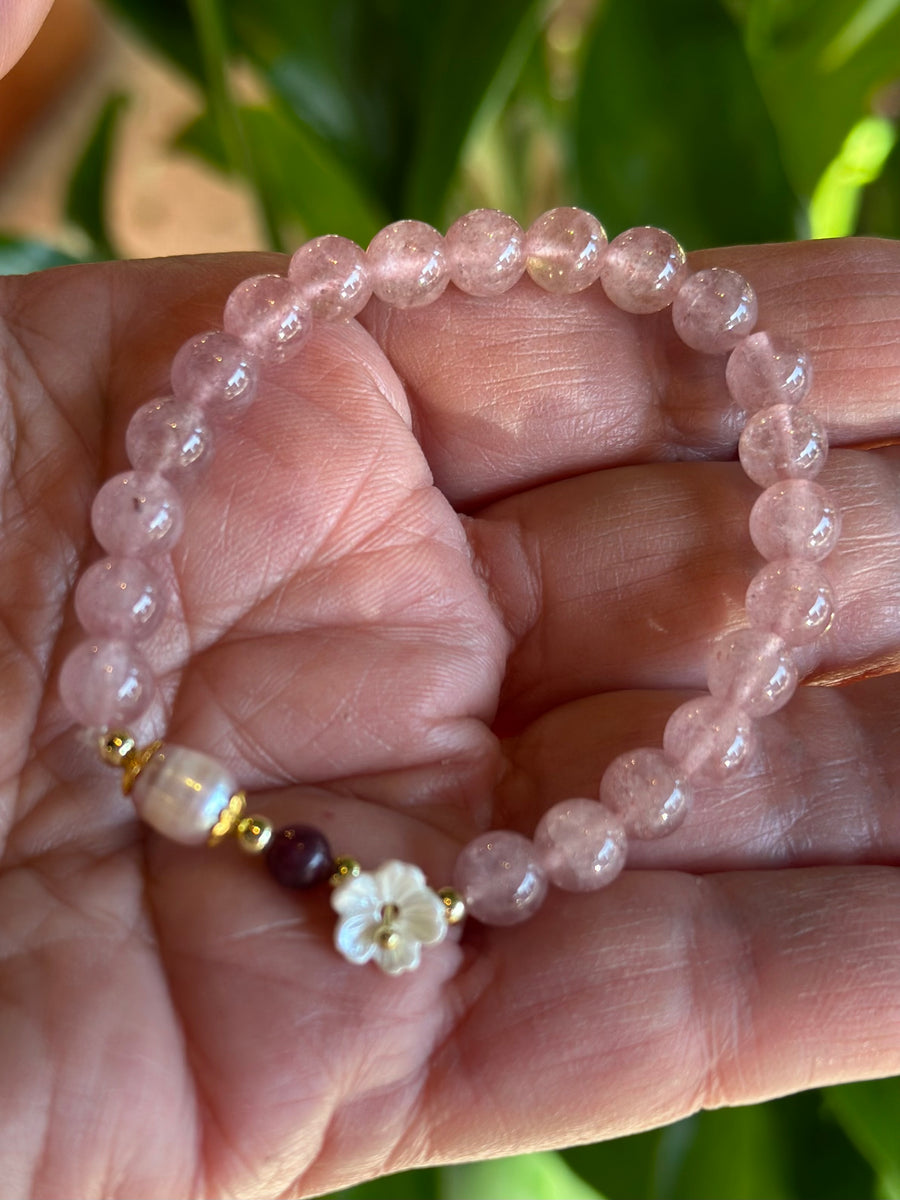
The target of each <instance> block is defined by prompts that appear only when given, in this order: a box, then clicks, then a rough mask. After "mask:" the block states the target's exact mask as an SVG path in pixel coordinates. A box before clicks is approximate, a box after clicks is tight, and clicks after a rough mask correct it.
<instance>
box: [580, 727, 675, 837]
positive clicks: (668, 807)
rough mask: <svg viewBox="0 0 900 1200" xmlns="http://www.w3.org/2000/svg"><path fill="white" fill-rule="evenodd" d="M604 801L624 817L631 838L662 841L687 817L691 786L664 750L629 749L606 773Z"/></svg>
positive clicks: (602, 788)
mask: <svg viewBox="0 0 900 1200" xmlns="http://www.w3.org/2000/svg"><path fill="white" fill-rule="evenodd" d="M600 800H601V802H602V803H603V804H605V805H606V807H607V808H609V809H612V811H613V812H616V813H618V814H619V815H620V816H621V818H622V821H623V822H624V826H625V832H626V833H627V834H628V836H629V837H634V838H642V839H649V838H660V837H665V836H666V834H668V833H674V831H675V830H676V829H677V828H678V826H679V825H680V824H681V823H682V821H683V820H684V818H685V817H686V816H687V813H688V809H689V808H690V804H691V785H690V784H689V783H688V781H687V779H686V778H685V775H684V772H683V771H682V770H681V769H680V768H679V767H677V766H676V765H675V764H674V763H673V762H672V761H671V760H670V759H668V758H667V757H666V756H665V754H663V752H662V750H657V749H655V748H654V749H650V748H642V749H640V750H629V751H628V752H627V753H626V754H620V755H619V756H618V758H614V759H613V761H612V762H611V763H610V764H609V766H608V767H607V768H606V770H605V771H604V773H603V779H602V780H601V781H600Z"/></svg>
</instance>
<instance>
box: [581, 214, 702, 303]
mask: <svg viewBox="0 0 900 1200" xmlns="http://www.w3.org/2000/svg"><path fill="white" fill-rule="evenodd" d="M687 275H688V267H687V259H686V257H685V253H684V251H683V250H682V248H681V246H679V244H678V243H677V242H676V241H675V239H674V238H673V237H672V235H671V234H670V233H666V232H665V230H663V229H655V228H654V227H653V226H652V225H642V226H639V227H638V228H636V229H626V230H625V232H624V233H620V234H619V235H618V237H614V238H613V240H612V241H611V242H610V243H609V246H608V247H607V250H606V253H605V254H604V255H603V258H602V260H601V262H600V282H601V283H602V284H603V290H604V291H605V292H606V294H607V296H609V298H610V300H612V302H613V304H615V305H617V306H618V307H619V308H621V309H622V311H623V312H630V313H652V312H659V311H660V310H661V309H663V308H666V307H667V306H668V305H669V304H671V303H672V301H673V300H674V299H675V296H676V294H677V292H678V289H679V288H680V287H681V285H682V283H684V281H685V279H686V278H687Z"/></svg>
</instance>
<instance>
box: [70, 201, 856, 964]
mask: <svg viewBox="0 0 900 1200" xmlns="http://www.w3.org/2000/svg"><path fill="white" fill-rule="evenodd" d="M525 273H527V274H528V276H530V278H531V279H532V280H533V281H534V282H535V283H536V284H537V285H538V286H539V287H541V288H543V289H545V290H546V291H548V292H552V293H559V294H561V295H565V294H569V293H574V292H579V291H582V290H583V289H585V288H588V287H591V286H592V285H594V284H595V283H596V282H597V281H598V280H599V284H600V286H602V288H603V289H604V291H605V293H606V295H607V296H608V297H609V299H610V300H611V301H612V302H613V303H614V304H616V305H617V306H618V307H619V308H620V309H622V310H624V311H625V312H628V313H634V314H649V313H657V312H660V311H662V310H663V309H665V308H666V307H669V306H671V308H672V321H673V324H674V327H675V330H676V332H677V333H678V335H679V337H680V338H681V340H682V341H683V342H684V343H685V344H686V345H687V346H688V347H690V348H692V349H693V350H696V351H699V352H701V353H703V354H708V355H716V356H722V357H723V358H724V357H725V356H726V355H727V361H726V362H725V386H726V388H727V391H728V393H729V395H730V397H731V399H732V400H733V401H734V402H735V404H736V405H737V407H738V408H739V409H740V410H741V411H742V412H743V413H744V414H745V417H746V420H745V423H744V426H743V429H742V432H741V435H740V442H739V456H740V461H741V464H742V466H743V468H744V470H745V472H746V474H747V475H748V476H749V477H750V479H751V480H753V482H755V483H756V484H758V485H759V487H760V488H762V489H763V490H762V492H761V494H760V496H759V497H758V499H757V500H756V502H755V504H754V505H753V508H752V511H751V514H750V535H751V538H752V541H753V543H754V545H755V547H756V549H757V550H758V551H759V553H760V555H761V556H762V557H763V559H765V560H766V563H765V565H764V566H762V568H761V569H760V570H759V571H758V572H757V574H756V575H755V577H754V578H753V580H752V581H751V583H750V585H749V588H748V589H747V594H746V626H745V627H744V628H742V629H738V630H736V631H731V632H727V633H724V634H722V635H720V636H719V637H718V638H716V639H715V641H714V642H713V644H712V647H711V651H710V655H709V661H708V668H707V686H708V694H705V695H703V696H702V697H700V698H699V699H694V700H689V701H687V702H686V703H684V704H682V705H681V706H680V707H678V708H677V709H676V710H675V711H674V712H673V713H672V715H671V717H670V718H669V721H668V723H667V725H666V727H665V732H664V735H663V744H662V748H661V749H660V748H651V747H644V748H640V749H636V750H632V751H629V752H627V753H625V754H621V755H619V757H617V758H616V759H614V760H613V762H612V763H610V764H609V766H608V767H607V768H606V770H605V772H604V774H603V776H602V780H601V782H600V787H599V796H598V798H588V797H577V798H573V799H570V800H566V801H563V802H561V803H558V804H555V805H554V806H553V807H552V808H550V809H549V811H548V812H546V813H545V814H544V816H543V817H542V818H541V819H540V821H539V823H538V825H537V828H536V830H535V832H534V835H533V837H532V838H527V837H524V836H523V835H522V834H519V833H515V832H512V831H503V830H491V831H488V832H486V833H483V834H481V835H479V836H477V837H476V838H475V839H474V840H473V841H471V842H470V843H469V844H468V845H467V846H465V847H464V849H463V850H462V852H461V853H460V855H459V858H458V859H457V863H456V868H455V871H454V876H453V881H452V886H447V887H442V888H439V889H436V890H435V889H432V888H431V887H429V886H428V884H427V882H426V879H425V876H424V874H423V872H422V871H421V870H420V869H419V868H418V867H417V866H415V865H412V864H410V863H405V862H400V861H396V860H391V861H388V862H385V863H383V864H382V865H380V866H378V867H377V868H375V869H373V870H363V869H362V867H361V865H360V863H359V862H358V861H357V860H356V859H354V858H350V857H343V856H339V857H335V855H334V854H333V853H332V850H331V848H330V846H329V845H328V842H327V840H326V838H325V836H324V834H323V833H322V832H321V831H319V830H317V829H315V828H312V827H310V826H307V825H301V824H292V825H289V826H286V827H285V828H280V829H275V828H274V827H273V823H272V821H270V820H269V819H268V818H267V817H265V816H263V815H259V814H253V813H248V812H247V802H246V796H245V794H244V793H243V792H242V791H241V790H240V787H239V785H238V782H237V780H236V779H235V778H234V777H233V776H232V774H231V773H230V772H229V771H228V770H227V769H226V768H225V767H224V766H223V765H222V764H221V763H219V762H217V761H216V760H215V759H213V758H212V757H210V756H209V755H206V754H203V753H200V752H199V751H197V750H193V749H189V748H186V747H181V746H175V745H170V744H168V743H165V742H161V741H154V742H152V743H150V744H149V745H144V746H140V745H139V744H138V742H137V741H136V739H135V736H134V735H133V734H132V733H131V732H128V727H129V726H130V725H132V724H133V723H134V722H135V721H137V720H138V718H140V717H141V715H142V714H144V713H145V712H146V710H147V708H148V706H149V705H150V703H151V701H152V699H153V697H154V693H155V681H154V677H153V672H152V669H151V667H150V665H149V664H148V662H147V660H146V658H145V657H144V655H143V654H142V652H141V650H140V648H139V643H140V642H141V641H142V640H143V639H146V638H147V637H149V635H150V634H151V633H153V631H154V630H155V629H157V628H158V626H159V624H160V621H161V620H162V617H163V615H164V612H165V611H166V607H167V603H168V602H169V600H170V599H171V597H170V596H169V594H168V589H167V585H166V583H165V581H164V575H163V573H162V572H161V571H160V570H159V569H158V567H157V565H156V564H159V563H161V562H164V561H165V557H166V556H167V555H168V554H169V553H170V552H171V550H172V549H173V547H174V546H175V545H176V543H177V542H178V539H179V537H180V535H181V532H182V529H183V526H184V503H183V500H182V492H183V490H184V487H185V485H186V483H187V481H188V480H189V479H191V478H192V477H193V476H195V475H196V474H197V471H198V467H199V466H201V465H202V464H203V463H204V462H206V461H208V460H209V459H210V458H211V455H212V432H211V427H213V426H214V424H215V422H217V421H218V422H221V421H223V420H226V419H234V418H237V417H239V416H240V415H241V414H242V413H243V412H244V411H246V410H247V408H248V407H249V406H250V405H251V404H252V402H253V400H254V398H255V395H256V393H257V390H258V387H259V382H260V376H261V372H262V371H263V370H264V369H265V368H266V367H267V366H268V365H270V364H274V363H280V362H282V361H284V360H286V359H287V358H289V357H291V356H293V355H294V354H296V353H298V352H299V351H300V350H301V349H302V346H303V343H304V341H305V340H306V338H307V337H308V335H309V333H310V331H311V329H312V328H313V326H314V324H315V323H316V322H342V321H349V320H351V319H352V318H353V317H355V316H356V315H357V314H358V313H359V312H361V310H362V309H363V307H364V306H365V305H366V304H367V302H368V300H369V298H370V297H371V296H372V295H375V296H377V297H378V299H380V300H381V301H383V302H385V303H387V304H390V305H393V306H396V307H398V308H405V307H418V306H421V305H425V304H429V303H431V302H433V301H434V300H436V299H437V298H438V297H439V296H440V295H441V294H442V292H443V291H444V289H445V288H446V287H447V285H448V284H449V283H450V282H452V283H453V284H454V285H455V286H456V287H457V288H459V289H460V290H462V291H463V292H466V293H468V294H470V295H472V296H477V297H485V298H489V297H492V296H496V295H499V294H501V293H503V292H505V291H507V290H508V289H510V288H512V287H514V286H515V285H516V284H517V282H518V281H519V279H520V278H521V277H522V276H523V275H524V274H525ZM756 319H757V301H756V296H755V293H754V291H753V288H752V287H751V285H750V284H749V283H748V282H747V280H745V279H744V278H743V277H742V276H740V275H739V274H737V273H735V272H733V271H729V270H725V269H722V268H717V267H716V268H712V269H708V270H700V271H697V272H693V273H692V272H691V271H690V270H689V268H688V266H687V263H686V258H685V254H684V251H683V250H682V248H681V247H680V246H679V245H678V243H677V242H676V241H675V240H674V238H672V237H671V236H670V235H669V234H668V233H665V232H664V231H662V230H660V229H654V228H651V227H642V228H636V229H629V230H627V231H626V232H624V233H621V234H619V236H618V237H616V238H614V239H613V240H612V241H611V242H609V243H608V242H607V237H606V234H605V232H604V230H603V227H602V225H601V224H600V222H599V221H598V220H597V219H596V218H595V217H593V216H592V215H591V214H590V213H587V212H584V211H583V210H581V209H577V208H556V209H552V210H551V211H550V212H547V213H545V214H544V215H543V216H541V217H539V218H538V219H537V220H536V221H535V222H534V223H533V224H532V225H531V226H530V228H529V229H528V230H527V232H525V231H524V230H523V229H522V227H521V226H520V225H519V224H518V223H517V222H516V221H515V220H514V219H513V218H512V217H510V216H507V215H506V214H504V213H500V212H496V211H493V210H489V209H479V210H477V211H475V212H471V213H468V214H466V215H465V216H462V217H460V218H459V219H458V220H457V221H456V222H455V223H454V224H453V225H452V226H451V228H450V229H449V231H448V232H447V234H446V236H444V237H442V236H441V235H440V234H439V233H438V232H437V230H435V229H433V228H432V227H431V226H429V225H426V224H424V223H422V222H420V221H398V222H396V223H394V224H392V225H389V226H387V227H386V228H385V229H382V230H381V232H380V233H378V234H377V235H376V236H375V237H374V238H373V240H372V242H371V243H370V245H369V246H368V248H367V249H366V250H365V251H363V250H362V249H361V248H360V247H359V246H357V245H356V244H355V243H353V242H351V241H349V240H348V239H346V238H342V237H337V236H327V237H319V238H315V239H314V240H313V241H310V242H308V243H306V244H305V245H303V246H301V247H300V249H299V250H297V251H296V253H295V254H294V255H293V257H292V259H291V261H290V266H289V268H288V272H287V275H286V276H280V275H274V274H268V275H257V276H255V277H253V278H251V279H248V280H246V281H245V282H243V283H241V284H239V285H238V286H237V287H236V288H235V289H234V290H233V291H232V293H231V295H230V296H229V298H228V300H227V303H226V305H225V313H224V320H223V328H222V329H221V330H215V331H211V332H207V333H203V334H200V335H199V336H197V337H193V338H191V339H190V340H189V341H187V342H186V343H185V344H184V345H183V346H182V347H181V349H180V350H179V351H178V353H177V355H176V356H175V359H174V362H173V365H172V373H171V391H172V394H171V395H170V396H167V397H166V398H164V399H161V400H154V401H152V402H151V403H149V404H145V405H144V406H143V407H141V408H139V409H138V411H137V412H136V413H135V414H134V416H133V417H132V419H131V422H130V424H129V426H128V431H127V436H126V449H127V453H128V458H129V461H130V463H131V466H132V469H131V470H128V471H125V472H123V473H121V474H118V475H116V476H115V477H113V478H112V479H110V480H108V481H107V482H106V483H105V484H104V485H103V487H102V488H101V489H100V491H99V493H98V495H97V497H96V499H95V500H94V503H93V506H92V509H91V522H92V527H93V532H94V535H95V537H96V540H97V542H99V544H100V546H101V547H102V549H103V551H104V552H105V554H106V557H104V558H102V559H101V560H100V561H98V562H95V563H94V564H93V565H92V566H90V567H89V568H88V569H87V570H86V571H85V572H84V574H83V575H82V576H81V578H80V579H79V581H78V584H77V586H76V589H75V595H74V603H75V610H76V614H77V616H78V618H79V620H80V622H81V624H82V626H83V627H84V630H85V632H86V634H87V635H88V636H87V638H86V639H85V640H84V641H82V642H81V643H80V644H79V645H78V646H76V648H75V649H74V650H73V651H72V652H71V653H70V654H69V655H68V657H67V658H66V659H65V661H64V663H63V665H62V668H61V672H60V680H59V690H60V695H61V698H62V700H63V703H64V704H65V706H66V708H67V709H68V711H69V713H70V714H71V716H72V717H73V718H74V720H75V721H77V722H79V723H81V724H82V725H84V726H85V727H87V729H88V730H90V731H91V736H92V737H94V738H95V740H96V742H97V744H98V746H99V750H100V755H101V757H102V759H103V760H104V761H105V762H107V763H109V764H112V765H114V766H116V767H117V768H119V769H120V770H121V772H122V788H123V791H124V792H125V794H126V795H130V797H131V799H132V801H133V802H134V806H135V808H136V810H137V813H138V815H139V816H140V817H141V818H142V819H143V820H144V821H145V822H146V823H147V824H149V825H150V826H151V827H152V828H153V829H155V830H157V831H158V832H159V833H161V834H163V835H165V836H166V837H168V838H171V839H173V840H174V841H176V842H182V843H185V844H188V845H199V844H204V843H209V844H213V845H215V844H217V843H219V842H222V841H223V840H225V839H226V838H231V839H233V840H235V841H236V842H237V844H238V845H239V846H240V847H241V849H242V850H244V851H246V852H247V853H248V854H250V855H257V856H259V857H261V858H262V859H263V860H264V861H265V863H266V866H267V867H268V869H269V871H270V873H271V874H272V876H273V878H274V879H275V880H276V881H277V882H278V883H280V884H282V885H284V886H286V887H290V888H298V889H307V888H312V887H314V886H316V885H318V884H322V883H324V882H325V881H330V882H331V884H332V891H331V904H332V906H333V908H334V909H335V911H336V912H337V914H338V922H337V926H336V930H335V945H336V947H337V949H338V950H339V951H340V953H341V954H342V955H343V956H344V957H345V958H347V959H348V960H349V961H351V962H354V963H363V962H368V961H373V962H375V963H376V964H377V965H378V966H379V967H381V968H382V969H383V970H384V971H386V972H387V973H389V974H399V973H401V972H404V971H408V970H411V969H413V968H415V967H416V966H418V964H419V962H420V960H421V948H422V947H423V946H426V945H434V944H437V943H439V942H441V941H443V940H444V939H445V937H446V936H447V931H448V929H449V927H450V926H452V925H456V924H458V923H459V922H461V921H462V919H463V917H464V916H465V915H466V914H468V915H470V916H472V917H474V918H476V919H477V920H479V921H482V922H484V923H486V924H492V925H512V924H515V923H517V922H519V921H523V920H525V919H526V918H528V917H529V916H531V915H532V914H533V913H534V912H535V911H536V910H537V909H538V908H539V906H540V904H541V903H542V901H543V899H544V897H545V895H546V892H547V888H548V884H553V885H555V886H557V887H559V888H562V889H565V890H568V891H588V890H592V889H595V888H600V887H604V886H606V885H607V884H609V883H611V882H612V881H613V880H614V879H615V878H616V876H617V875H618V874H619V872H620V871H621V870H622V868H623V866H624V863H625V857H626V849H627V844H628V841H629V839H649V838H658V837H662V836H664V835H666V834H668V833H670V832H672V831H674V830H675V829H677V828H678V827H679V825H680V824H681V823H682V821H683V820H684V818H685V816H686V814H687V812H688V809H689V807H690V804H691V798H692V787H693V785H694V784H695V783H697V782H698V781H700V782H702V781H706V780H714V779H720V780H722V779H726V778H730V777H732V776H734V775H735V774H736V773H737V772H739V771H740V770H742V769H743V768H745V767H746V766H747V764H748V762H749V761H750V760H751V758H752V753H753V748H754V728H753V726H754V722H755V720H756V719H757V718H760V717H763V716H766V715H767V714H769V713H773V712H775V711H776V710H777V709H779V708H780V707H782V706H783V705H784V704H786V703H787V702H788V700H789V699H790V697H791V695H792V694H793V692H794V690H795V688H796V686H797V682H798V670H797V664H796V662H795V659H794V650H795V649H796V648H797V647H801V646H805V645H808V644H809V643H811V642H812V641H814V640H815V639H816V638H818V637H820V636H821V635H822V634H823V633H825V632H826V630H828V629H829V627H830V625H831V622H832V620H833V615H834V596H833V593H832V589H831V585H830V583H829V580H828V577H827V575H826V574H825V572H824V570H823V569H822V566H821V562H822V560H823V559H824V558H826V557H827V556H828V555H829V554H830V553H831V551H832V549H833V548H834V546H835V544H836V542H837V539H838V536H839V533H840V524H841V518H840V513H839V511H838V509H837V506H836V505H835V503H834V501H833V500H832V499H831V497H830V496H829V495H828V493H827V492H826V491H825V490H824V489H823V488H822V487H821V486H820V485H819V484H817V483H815V482H814V479H815V476H816V475H817V474H818V473H819V471H821V469H822V467H823V466H824V463H825V459H826V456H827V451H828V441H827V436H826V432H825V429H824V428H823V426H822V424H821V422H820V421H818V420H817V418H816V417H815V416H814V415H813V414H812V413H811V412H809V411H808V410H807V409H806V408H804V407H803V405H802V402H803V400H804V398H805V397H806V396H807V395H808V393H809V388H810V383H811V368H810V364H809V361H808V358H807V356H806V355H805V354H804V353H803V352H802V351H800V350H797V349H796V348H793V347H791V346H789V345H787V344H785V343H783V342H782V341H781V340H780V339H777V338H775V337H773V336H771V335H769V334H767V333H762V332H760V333H754V332H753V329H754V326H755V324H756Z"/></svg>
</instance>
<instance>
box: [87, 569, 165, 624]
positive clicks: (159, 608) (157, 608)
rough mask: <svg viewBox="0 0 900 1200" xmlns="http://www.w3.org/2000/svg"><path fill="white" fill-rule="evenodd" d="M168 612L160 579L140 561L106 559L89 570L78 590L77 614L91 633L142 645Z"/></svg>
mask: <svg viewBox="0 0 900 1200" xmlns="http://www.w3.org/2000/svg"><path fill="white" fill-rule="evenodd" d="M165 611H166V596H165V591H164V589H163V585H162V582H161V581H160V578H159V576H158V575H157V574H156V572H155V571H154V570H153V568H152V567H151V566H149V565H148V564H147V563H146V562H144V561H143V560H142V559H139V558H103V559H101V560H100V562H95V563H94V564H93V565H92V566H90V567H88V569H87V570H86V571H85V573H84V574H83V575H82V576H81V578H80V579H79V580H78V584H77V586H76V588H75V612H76V614H77V616H78V620H79V621H80V622H81V624H82V626H83V627H84V629H85V630H87V632H88V633H92V634H94V635H95V636H98V637H100V636H102V637H106V638H121V639H123V640H124V641H129V642H139V641H141V640H142V639H143V638H146V637H149V636H150V634H151V633H153V631H154V630H155V629H156V628H157V627H158V625H159V623H160V621H161V620H162V618H163V614H164V613H165Z"/></svg>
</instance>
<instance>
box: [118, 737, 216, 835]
mask: <svg viewBox="0 0 900 1200" xmlns="http://www.w3.org/2000/svg"><path fill="white" fill-rule="evenodd" d="M236 791H237V781H236V780H235V778H234V776H233V775H232V774H231V772H230V771H226V770H225V768H224V767H223V766H221V765H220V764H219V763H217V762H216V760H215V759H214V758H210V757H209V755H208V754H201V753H200V752H199V751H198V750H187V749H185V748H184V747H183V746H163V747H162V748H161V749H159V750H157V751H156V753H155V754H154V755H153V757H152V758H151V759H150V760H149V762H148V763H147V765H146V766H145V767H144V768H143V770H142V771H141V773H140V775H138V777H137V779H136V780H135V782H134V787H133V788H132V790H131V798H132V800H133V801H134V806H135V808H136V809H137V813H138V816H139V817H140V818H141V820H142V821H146V823H147V824H148V825H150V826H151V827H152V828H153V829H155V830H156V831H157V832H158V833H161V834H163V835H164V836H165V837H167V838H171V839H172V841H174V842H183V843H185V844H186V845H189V846H199V845H203V843H204V842H206V840H207V838H208V837H209V834H210V831H211V829H212V827H213V826H214V825H215V824H216V822H217V821H218V819H219V814H220V813H221V811H222V809H223V808H225V807H226V806H227V804H228V801H229V800H230V799H231V797H232V796H233V795H234V794H235V792H236Z"/></svg>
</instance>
